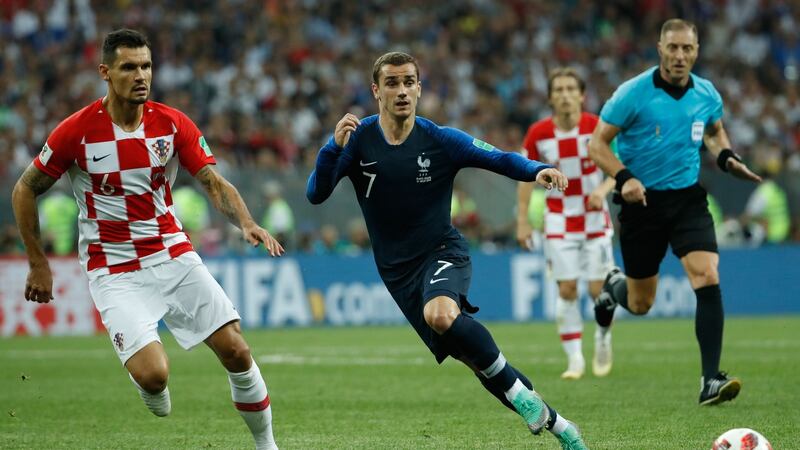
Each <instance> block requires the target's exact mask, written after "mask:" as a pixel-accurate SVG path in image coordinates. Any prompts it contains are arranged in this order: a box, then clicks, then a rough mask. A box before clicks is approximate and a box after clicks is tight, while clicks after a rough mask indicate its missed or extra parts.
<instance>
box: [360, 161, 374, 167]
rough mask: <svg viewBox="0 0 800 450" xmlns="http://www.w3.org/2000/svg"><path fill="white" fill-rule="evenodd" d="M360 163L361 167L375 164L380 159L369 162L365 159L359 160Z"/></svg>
mask: <svg viewBox="0 0 800 450" xmlns="http://www.w3.org/2000/svg"><path fill="white" fill-rule="evenodd" d="M358 163H359V164H360V165H361V167H367V166H371V165H373V164H378V161H372V162H368V163H365V162H364V161H359V162H358Z"/></svg>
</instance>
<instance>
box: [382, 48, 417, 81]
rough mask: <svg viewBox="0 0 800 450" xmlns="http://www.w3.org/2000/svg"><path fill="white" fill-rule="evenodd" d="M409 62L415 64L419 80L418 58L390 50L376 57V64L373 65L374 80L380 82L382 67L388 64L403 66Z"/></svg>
mask: <svg viewBox="0 0 800 450" xmlns="http://www.w3.org/2000/svg"><path fill="white" fill-rule="evenodd" d="M408 63H412V64H414V69H415V70H416V71H417V80H418V81H419V64H417V59H416V58H414V57H413V56H411V55H409V54H408V53H403V52H389V53H386V54H385V55H382V56H381V57H380V58H378V59H376V60H375V64H373V65H372V81H374V82H375V84H378V77H379V73H380V71H381V67H383V66H385V65H387V64H388V65H390V66H402V65H403V64H408Z"/></svg>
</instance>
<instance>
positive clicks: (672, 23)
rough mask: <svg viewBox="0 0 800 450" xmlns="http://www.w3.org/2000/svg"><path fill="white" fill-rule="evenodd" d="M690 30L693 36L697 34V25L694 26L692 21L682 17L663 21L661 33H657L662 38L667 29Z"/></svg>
mask: <svg viewBox="0 0 800 450" xmlns="http://www.w3.org/2000/svg"><path fill="white" fill-rule="evenodd" d="M687 29H688V30H692V32H693V33H694V35H695V36H697V27H696V26H694V24H693V23H692V22H689V21H688V20H683V19H669V20H668V21H666V22H664V25H661V34H660V35H659V37H660V38H663V37H664V35H665V34H667V32H668V31H677V30H687Z"/></svg>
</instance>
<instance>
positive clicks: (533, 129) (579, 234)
mask: <svg viewBox="0 0 800 450" xmlns="http://www.w3.org/2000/svg"><path fill="white" fill-rule="evenodd" d="M597 121H598V117H597V116H595V115H594V114H589V113H585V112H584V113H581V118H580V121H579V122H578V126H576V127H575V128H573V129H572V130H569V131H562V130H559V129H558V127H556V125H555V123H554V122H553V118H552V117H548V118H546V119H542V120H540V121H538V122H536V123H534V124H533V125H531V126H530V128H528V133H527V134H526V135H525V141H524V142H523V144H522V146H523V148H524V149H525V151H526V152H527V156H528V158H530V159H535V160H537V161H541V162H544V163H547V164H551V165H553V166H555V167H557V168H558V170H560V171H561V173H563V174H564V175H565V176H566V177H567V178H568V179H569V187H567V190H566V191H564V192H560V191H558V190H557V189H552V190H550V191H548V192H547V211H546V212H545V220H544V233H545V237H546V238H548V239H570V240H583V239H593V238H597V237H601V236H611V235H612V234H613V232H614V229H613V227H612V225H611V216H610V215H609V213H608V203H607V202H605V201H603V208H602V209H594V210H590V209H589V207H588V206H587V202H588V201H589V194H591V193H592V191H593V190H594V189H595V188H596V187H597V186H599V185H600V184H602V182H603V179H604V176H603V171H601V170H600V169H599V168H598V167H597V166H596V165H595V164H594V161H592V160H591V159H590V158H589V138H591V137H592V132H593V131H594V128H595V126H597Z"/></svg>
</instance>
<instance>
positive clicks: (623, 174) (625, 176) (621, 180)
mask: <svg viewBox="0 0 800 450" xmlns="http://www.w3.org/2000/svg"><path fill="white" fill-rule="evenodd" d="M631 178H636V177H634V176H633V173H631V171H630V170H628V169H622V170H620V171H619V172H617V174H616V175H614V179H615V180H617V186H616V189H617V192H622V186H623V185H624V184H625V182H626V181H628V180H630V179H631Z"/></svg>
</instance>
